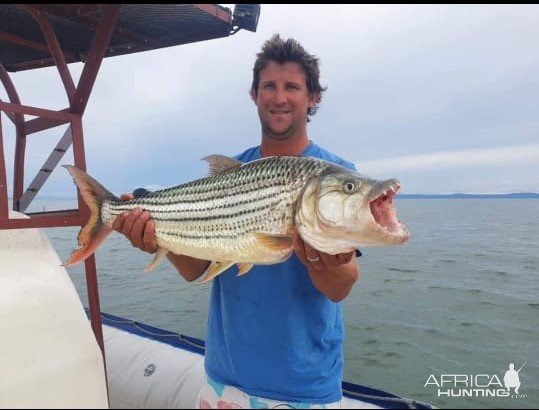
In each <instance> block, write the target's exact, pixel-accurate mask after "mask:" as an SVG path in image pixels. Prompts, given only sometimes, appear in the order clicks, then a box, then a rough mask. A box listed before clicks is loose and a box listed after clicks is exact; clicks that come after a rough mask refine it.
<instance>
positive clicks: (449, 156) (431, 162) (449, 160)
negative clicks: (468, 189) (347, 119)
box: [356, 144, 539, 174]
mask: <svg viewBox="0 0 539 410" xmlns="http://www.w3.org/2000/svg"><path fill="white" fill-rule="evenodd" d="M531 161H533V162H535V163H537V162H538V161H539V144H528V145H513V146H509V147H496V148H476V149H465V150H453V151H439V152H429V153H426V154H420V155H407V156H399V157H394V158H386V159H379V160H372V161H357V162H356V166H357V167H358V169H361V170H362V171H363V172H366V173H370V174H384V173H387V172H396V171H411V170H424V169H438V168H449V167H452V168H463V167H478V166H491V165H502V164H515V163H523V162H531Z"/></svg>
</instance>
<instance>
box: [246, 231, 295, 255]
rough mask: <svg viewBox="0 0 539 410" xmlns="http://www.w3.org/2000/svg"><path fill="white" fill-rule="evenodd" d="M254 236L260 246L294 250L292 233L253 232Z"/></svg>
mask: <svg viewBox="0 0 539 410" xmlns="http://www.w3.org/2000/svg"><path fill="white" fill-rule="evenodd" d="M253 236H254V237H255V239H256V241H257V242H258V244H259V245H260V246H263V247H264V248H267V249H269V250H271V251H286V250H292V249H293V247H294V237H293V236H292V235H281V234H275V233H268V232H253Z"/></svg>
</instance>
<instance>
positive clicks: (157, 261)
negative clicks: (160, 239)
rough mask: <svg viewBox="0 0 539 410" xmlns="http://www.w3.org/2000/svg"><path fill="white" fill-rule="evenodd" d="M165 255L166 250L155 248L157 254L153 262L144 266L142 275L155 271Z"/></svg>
mask: <svg viewBox="0 0 539 410" xmlns="http://www.w3.org/2000/svg"><path fill="white" fill-rule="evenodd" d="M167 253H168V249H166V248H161V247H159V248H157V252H156V253H155V256H154V258H153V260H152V261H151V262H150V263H149V264H148V265H147V266H146V268H144V273H146V272H149V271H151V270H153V269H155V268H156V267H157V266H158V265H159V264H160V263H161V261H162V260H163V259H164V258H165V256H167Z"/></svg>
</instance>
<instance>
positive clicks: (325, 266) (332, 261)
mask: <svg viewBox="0 0 539 410" xmlns="http://www.w3.org/2000/svg"><path fill="white" fill-rule="evenodd" d="M294 247H295V249H294V250H295V251H296V255H297V257H298V259H299V260H300V261H301V262H302V263H303V264H304V265H305V266H306V267H307V268H309V269H314V270H318V271H321V270H333V269H335V268H338V267H339V266H341V265H344V264H347V263H348V262H350V261H351V260H352V258H353V257H354V255H355V252H354V251H352V252H347V253H338V254H337V255H330V254H327V253H323V252H320V251H317V250H316V249H314V248H313V247H312V246H311V245H309V244H308V243H306V242H305V241H303V239H301V237H300V236H299V235H296V236H295V237H294Z"/></svg>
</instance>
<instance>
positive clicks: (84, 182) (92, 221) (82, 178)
mask: <svg viewBox="0 0 539 410" xmlns="http://www.w3.org/2000/svg"><path fill="white" fill-rule="evenodd" d="M63 167H64V168H66V169H67V170H68V171H69V173H70V174H71V176H72V177H73V181H74V182H75V184H76V185H77V187H78V188H79V192H80V195H81V196H82V199H84V202H85V203H86V205H88V208H90V217H89V218H88V221H87V222H86V225H84V227H83V228H82V229H81V230H80V232H79V235H78V236H77V239H78V243H79V246H80V248H79V249H77V250H75V251H73V253H72V254H71V257H70V258H69V259H68V260H67V261H66V262H65V263H64V264H63V266H71V265H75V264H77V263H79V262H82V261H83V260H85V259H86V258H87V257H88V256H90V255H91V254H92V253H94V252H95V250H96V249H97V248H98V247H99V245H100V244H101V243H102V242H103V241H104V240H105V238H106V237H107V235H108V234H109V233H111V232H112V228H110V227H108V226H106V225H105V224H104V223H103V219H102V218H101V206H102V204H103V201H105V200H106V199H111V200H116V201H119V199H118V198H117V197H115V196H114V195H113V194H111V193H110V192H109V191H108V190H107V189H106V188H104V187H103V186H102V185H101V184H100V183H99V182H97V181H96V180H95V179H93V178H92V177H91V176H90V175H88V174H86V173H85V172H83V171H81V170H80V169H78V168H75V167H74V166H71V165H63Z"/></svg>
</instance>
